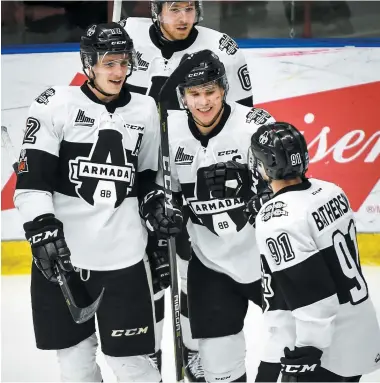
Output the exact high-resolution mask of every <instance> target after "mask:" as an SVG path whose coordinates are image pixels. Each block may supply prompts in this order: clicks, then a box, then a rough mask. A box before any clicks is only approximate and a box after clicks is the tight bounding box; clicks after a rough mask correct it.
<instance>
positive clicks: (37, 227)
mask: <svg viewBox="0 0 380 383" xmlns="http://www.w3.org/2000/svg"><path fill="white" fill-rule="evenodd" d="M24 230H25V237H26V239H27V240H28V241H29V243H30V245H31V247H32V254H33V261H34V263H35V264H36V266H37V267H38V268H39V269H40V271H41V272H42V274H43V275H44V277H45V278H46V279H47V280H49V281H51V282H55V283H56V282H57V278H56V275H55V272H54V267H55V265H58V267H59V268H60V269H61V270H62V272H63V273H69V272H70V271H73V270H74V268H73V265H72V264H71V261H70V255H71V254H70V250H69V249H68V247H67V244H66V241H65V237H64V235H63V224H62V222H61V221H60V220H58V219H57V218H55V217H54V214H44V215H41V216H39V217H37V218H35V219H34V220H33V221H30V222H26V223H25V224H24Z"/></svg>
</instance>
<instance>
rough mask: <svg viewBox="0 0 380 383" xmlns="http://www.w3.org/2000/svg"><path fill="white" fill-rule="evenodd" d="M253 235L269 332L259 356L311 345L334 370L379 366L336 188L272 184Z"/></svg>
mask: <svg viewBox="0 0 380 383" xmlns="http://www.w3.org/2000/svg"><path fill="white" fill-rule="evenodd" d="M256 240H257V244H258V246H259V249H260V253H261V262H262V285H263V310H264V315H265V323H266V324H267V325H268V327H269V332H270V339H269V342H268V344H267V347H266V349H265V355H264V356H263V358H262V359H263V360H265V361H268V362H273V363H279V360H280V357H281V356H283V350H284V347H289V348H290V349H293V348H294V346H298V347H302V346H314V347H317V348H319V349H320V350H322V351H323V355H322V367H324V368H326V369H327V370H329V371H332V372H333V373H335V374H338V375H341V376H345V377H349V376H356V375H362V374H365V373H369V372H371V371H373V370H375V369H376V368H380V330H379V324H378V322H377V318H376V313H375V310H374V307H373V304H372V302H371V299H370V297H369V293H368V287H367V283H366V281H365V278H364V277H363V274H362V271H361V267H360V260H359V254H358V246H357V241H356V228H355V220H354V217H353V213H352V210H351V208H350V205H349V202H348V199H347V197H346V195H345V193H344V192H343V190H342V189H341V188H339V187H338V186H336V185H335V184H333V183H329V182H325V181H321V180H317V179H309V180H308V181H304V182H303V183H302V184H299V185H293V186H289V187H286V188H284V189H282V190H280V191H279V192H278V193H276V195H275V197H274V198H273V199H272V200H270V201H268V202H267V203H266V204H265V205H263V206H262V208H261V209H260V212H259V215H258V217H257V219H256Z"/></svg>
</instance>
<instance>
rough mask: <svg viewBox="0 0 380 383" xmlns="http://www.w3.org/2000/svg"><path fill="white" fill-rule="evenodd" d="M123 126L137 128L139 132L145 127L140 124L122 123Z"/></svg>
mask: <svg viewBox="0 0 380 383" xmlns="http://www.w3.org/2000/svg"><path fill="white" fill-rule="evenodd" d="M124 127H125V128H127V129H133V130H137V131H139V132H143V131H144V130H145V127H144V126H141V125H132V124H124Z"/></svg>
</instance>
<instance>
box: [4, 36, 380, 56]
mask: <svg viewBox="0 0 380 383" xmlns="http://www.w3.org/2000/svg"><path fill="white" fill-rule="evenodd" d="M236 42H237V43H238V45H239V47H240V48H315V47H322V48H325V47H335V48H336V47H347V46H350V47H358V48H359V47H374V48H380V38H366V39H363V38H356V39H354V38H350V39H345V38H329V39H290V38H282V39H270V38H267V39H236ZM78 51H79V43H61V44H27V45H9V46H2V47H1V54H2V55H4V54H5V55H10V54H27V53H59V52H78Z"/></svg>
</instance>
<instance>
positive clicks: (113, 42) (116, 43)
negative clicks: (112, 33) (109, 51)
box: [111, 40, 127, 45]
mask: <svg viewBox="0 0 380 383" xmlns="http://www.w3.org/2000/svg"><path fill="white" fill-rule="evenodd" d="M126 43H127V42H126V41H125V40H122V41H112V42H111V45H121V44H126Z"/></svg>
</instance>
